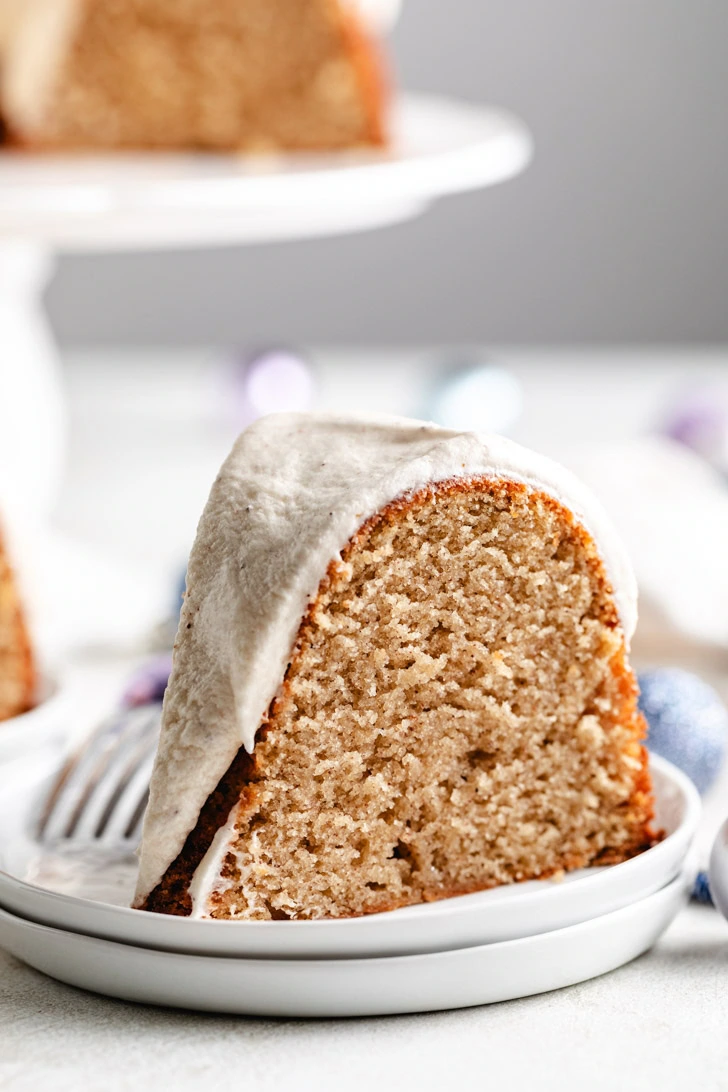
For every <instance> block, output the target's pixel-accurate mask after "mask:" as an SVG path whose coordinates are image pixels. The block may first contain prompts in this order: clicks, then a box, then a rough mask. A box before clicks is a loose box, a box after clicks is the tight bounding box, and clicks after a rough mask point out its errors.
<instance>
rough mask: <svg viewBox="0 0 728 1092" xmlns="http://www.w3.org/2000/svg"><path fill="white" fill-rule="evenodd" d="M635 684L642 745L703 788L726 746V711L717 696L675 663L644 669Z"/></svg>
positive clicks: (714, 773) (709, 782)
mask: <svg viewBox="0 0 728 1092" xmlns="http://www.w3.org/2000/svg"><path fill="white" fill-rule="evenodd" d="M638 682H639V686H640V691H641V693H640V701H639V705H640V709H641V710H642V712H643V713H644V715H645V718H646V720H647V724H648V727H649V734H648V737H647V744H648V747H649V748H650V750H651V751H654V752H655V753H656V754H658V755H662V757H663V758H666V759H667V760H668V762H672V763H673V764H674V765H675V766H678V767H679V768H680V769H681V770H682V771H683V772H684V773H686V774H687V775H688V777H689V778H691V779H692V781H694V782H695V785H696V786H697V788H698V790H699V791H700V792H701V793H704V792H707V790H708V789H709V788H710V786H711V785H712V784H713V782H714V781H715V779H716V777H717V776H718V773H719V771H720V767H721V763H722V762H723V758H724V756H725V753H726V748H727V747H728V710H726V707H725V705H724V704H723V702H722V701H721V699H720V697H719V696H718V694H717V693H716V692H715V690H713V688H712V686H708V684H707V683H706V682H703V680H702V679H700V678H698V676H697V675H691V674H690V672H689V671H682V670H681V669H680V668H677V667H657V668H654V669H653V670H651V671H644V672H642V674H641V675H639V677H638Z"/></svg>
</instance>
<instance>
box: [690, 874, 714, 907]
mask: <svg viewBox="0 0 728 1092" xmlns="http://www.w3.org/2000/svg"><path fill="white" fill-rule="evenodd" d="M692 898H693V899H694V901H695V902H700V903H702V904H703V906H712V905H713V896H712V895H711V893H710V881H709V879H708V873H707V872H698V874H697V876H696V877H695V885H694V887H693V891H692Z"/></svg>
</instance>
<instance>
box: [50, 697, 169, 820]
mask: <svg viewBox="0 0 728 1092" xmlns="http://www.w3.org/2000/svg"><path fill="white" fill-rule="evenodd" d="M156 723H157V715H156V710H155V711H154V715H153V716H150V713H149V709H143V710H141V711H140V716H138V717H134V718H133V719H131V723H129V725H128V729H129V730H128V731H126V732H121V733H119V735H118V736H117V738H116V740H115V742H114V745H113V746H112V747H110V748H109V751H108V752H107V754H106V755H105V762H104V764H103V767H102V768H101V769H100V770H99V771H98V775H97V778H96V780H95V781H93V780H92V781H91V782H90V783H89V790H88V792H87V794H86V796H85V798H82V800H81V803H80V807H79V809H78V811H77V813H76V815H75V816H74V821H73V825H72V828H71V829H70V830H69V836H72V837H74V838H79V839H87V840H92V839H95V838H97V837H98V836H99V834H100V833H101V831H102V828H103V825H104V820H105V818H106V817H107V816H108V815H109V814H110V812H111V810H112V807H113V802H114V797H115V796H117V795H118V793H119V787H120V785H123V783H124V782H125V781H126V780H127V778H128V777H129V776H130V774H131V772H132V771H133V770H134V769H135V768H136V766H137V765H138V762H139V755H140V752H141V754H142V755H143V754H145V753H146V750H147V747H146V741H147V739H148V737H149V728H150V725H155V724H156Z"/></svg>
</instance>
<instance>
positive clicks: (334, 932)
mask: <svg viewBox="0 0 728 1092" xmlns="http://www.w3.org/2000/svg"><path fill="white" fill-rule="evenodd" d="M650 763H651V766H652V768H653V770H654V771H655V772H658V771H659V773H660V774H661V776H663V777H664V778H665V779H666V781H667V783H668V785H671V786H672V787H673V788H674V789H676V790H677V791H678V792H679V793H680V795H681V798H682V801H683V806H684V814H683V818H682V821H681V823H680V825H679V826H678V827H677V828H676V829H675V830H674V831H672V832H671V833H670V834H669V835H668V836H667V837H666V838H665V839H664V840H663V841H662V842H659V843H658V844H657V845H655V846H653V847H651V848H650V849H648V850H646V851H645V852H644V853H642V854H639V855H638V856H637V857H632V858H630V859H629V860H628V861H624V862H621V863H620V864H616V865H612V866H609V867H608V868H605V869H603V870H601V871H599V872H592V873H590V874H588V875H585V876H581V877H579V878H578V879H575V880H573V881H571V883H570V884H569V887H570V888H571V890H570V892H569V894H570V895H573V894H574V887H575V886H576V885H578V888H579V892H580V894H581V895H582V897H583V898H584V899H587V898H588V896H589V895H590V894H594V892H595V890H596V892H597V893H601V892H600V889H608V888H609V887H610V886H612V887H614V886H615V882H614V878H615V875H616V876H619V877H620V878H621V879H622V880H624V879H626V877H628V876H631V874H632V873H634V872H638V871H640V870H642V869H644V864H643V862H644V861H645V859H647V858H648V857H649V858H650V859H651V861H652V863H653V867H655V861H656V859H657V858H662V857H664V858H666V859H668V860H672V862H673V863H672V864H671V865H670V868H669V869H668V868H666V869H665V875H664V882H665V883H667V882H670V881H671V879H672V878H673V877H674V876H675V874H676V873H677V872H679V870H680V868H681V867H682V864H683V863H684V860H685V857H686V856H687V854H688V851H689V848H690V845H691V843H692V841H693V838H694V836H695V831H696V828H697V825H698V822H699V819H700V814H701V801H700V797H699V794H698V792H697V789H696V788H695V786H694V785H693V783H692V782H691V781H690V780H689V778H688V777H687V776H686V775H685V774H684V773H683V772H682V771H680V770H679V769H677V768H676V767H675V766H673V765H672V764H671V763H670V762H668V761H667V760H665V759H663V758H660V757H659V756H656V755H650ZM674 853H679V854H681V856H679V857H673V854H674ZM517 888H518V885H512V888H511V887H509V888H508V890H507V892H506V893H505V894H504V895H503V896H502V897H501V898H500V899H499V901H498V904H497V913H498V914H499V915H504V914H505V915H507V914H508V913H509V910H511V911H513V909H514V905H515V907H516V908H517V910H518V912H519V914H522V915H528V913H529V912H532V913H535V911H531V905H533V904H534V903H537V904H538V906H537V909H540V910H541V916H542V917H543V915H544V913H545V911H546V910H547V909H548V908H550V907H552V906H553V905H554V903H556V909H558V902H559V901H560V900H561V899H563V897H564V896H563V892H564V890H565V888H564V886H563V885H560V884H551V885H548V886H544V887H540V888H538V889H537V890H534V889H530V890H528V891H524V890H518V889H517ZM499 890H503V887H501V888H500V889H499ZM9 893H11V900H12V902H13V909H12V910H11V911H10V912H11V913H15V912H16V908H17V905H18V900H22V902H23V913H21V915H20V916H23V915H24V913H25V912H26V910H27V906H26V904H27V903H28V902H30V903H31V905H33V904H38V903H40V904H42V905H41V907H40V908H39V906H38V905H34V906H33V914H34V915H35V919H36V920H38V921H41V920H42V922H43V923H46V924H48V926H49V927H51V928H54V927H55V928H66V927H67V926H66V924H65V923H66V922H69V921H73V919H74V918H76V921H75V926H76V927H77V931H78V932H81V933H84V935H95V936H97V937H98V936H100V935H101V936H103V938H105V939H115V940H118V942H119V943H131V944H136V945H138V946H147V947H156V946H157V945H162V946H164V947H166V948H167V949H168V950H176V951H192V950H194V948H195V946H196V945H200V944H203V943H204V944H205V945H206V944H208V943H209V944H210V945H212V944H213V943H215V942H217V941H219V942H220V943H222V938H223V937H224V938H225V941H226V942H229V941H230V940H231V938H233V937H234V938H236V947H239V948H244V947H245V945H246V944H259V943H260V944H261V950H262V946H263V945H269V946H270V949H271V950H272V949H274V948H275V946H276V944H277V943H278V944H283V943H284V939H285V942H287V943H288V942H290V941H291V940H293V941H294V942H296V941H297V942H298V943H299V944H302V945H305V943H306V942H308V941H313V942H315V943H319V944H322V943H324V942H325V941H328V942H329V944H330V948H331V951H335V950H336V948H337V946H341V945H345V944H346V943H347V942H348V943H356V941H357V937H362V934H363V937H364V938H366V942H367V943H370V944H371V946H372V947H375V946H376V944H377V943H384V944H386V943H387V942H388V939H389V938H388V936H387V933H388V930H391V929H392V928H393V927H396V924H397V922H399V924H400V925H402V924H404V925H405V927H406V925H407V923H408V918H407V915H408V913H409V914H410V917H409V922H410V923H411V922H412V920H413V917H412V914H411V912H412V911H413V910H414V911H416V912H417V923H419V922H423V925H422V927H421V928H422V930H423V931H425V930H426V926H425V925H424V922H425V921H427V922H428V923H430V924H431V925H434V926H435V928H437V926H438V925H439V926H442V925H443V923H447V924H448V925H449V926H451V927H452V929H453V931H455V930H456V928H457V926H458V924H461V925H464V926H465V927H466V928H467V926H468V924H469V919H473V918H477V916H478V914H479V913H482V910H483V908H482V907H478V906H477V905H476V904H474V902H473V899H474V898H477V896H478V894H481V895H482V894H483V893H482V892H480V893H475V895H474V896H473V895H465V896H459V897H456V898H452V899H442V900H439V901H437V902H434V903H429V904H427V906H426V907H425V908H423V907H421V906H420V907H403V908H400V909H399V910H394V911H389V912H383V913H381V914H370V915H366V916H363V917H357V918H339V919H326V920H317V921H286V922H277V921H214V920H210V919H192V920H193V921H194V927H195V929H194V936H193V935H190V934H189V933H186V932H185V930H189V925H190V919H189V918H176V917H173V916H168V915H160V914H152V913H151V912H149V911H144V910H135V909H132V908H131V907H129V906H119V905H117V904H114V903H107V902H100V901H97V900H94V899H89V898H83V897H79V896H76V895H70V894H66V893H63V892H56V891H52V890H50V889H48V888H44V887H41V886H39V885H38V884H34V883H32V882H30V881H28V880H24V879H21V878H19V877H18V876H14V875H13V874H12V872H8V871H7V870H5V869H3V868H1V867H0V907H1V908H3V909H6V903H5V899H6V898H7V897H8V894H9ZM647 897H649V895H648V896H647ZM463 900H470V901H463ZM544 904H545V906H544ZM493 905H494V904H493ZM44 907H47V908H48V910H47V912H46V910H45V909H44ZM54 908H58V909H57V910H56V912H57V913H58V914H59V916H60V919H61V921H62V922H63V923H64V924H60V925H59V924H58V919H55V920H54V919H52V918H49V917H48V914H50V913H51V911H52V910H53V909H54ZM395 915H396V917H395ZM79 916H80V917H82V918H83V917H86V918H91V917H94V918H96V919H98V921H97V923H96V924H95V925H94V928H95V929H96V930H98V929H101V930H102V934H99V933H98V932H92V931H91V925H90V923H89V922H88V921H86V922H84V923H83V926H84V927H83V928H81V927H78V926H79V923H78V917H79ZM593 916H597V915H593ZM135 922H136V923H140V927H141V928H142V929H148V930H149V935H143V936H141V937H140V936H138V935H137V936H136V937H134V938H133V939H127V937H128V933H126V930H127V929H131V930H133V929H134V928H135V926H134V924H133V923H135ZM141 923H143V924H141ZM556 928H558V926H557V927H556ZM71 931H74V930H73V929H72V930H71ZM112 931H113V934H114V935H113V936H112V935H111V933H112ZM119 931H120V932H119ZM162 933H164V934H166V935H165V936H164V937H162V936H161V935H160V934H162ZM202 937H204V942H203V941H202V939H201V938H202ZM252 938H255V940H253V939H252ZM238 942H239V943H238ZM501 942H502V941H500V940H495V941H491V942H490V943H501ZM389 943H392V941H391V939H389ZM233 954H236V953H233V952H230V953H229V955H233ZM225 957H227V956H225ZM244 957H245V953H244V952H243V953H242V954H241V955H240V958H244ZM258 957H259V958H263V956H258ZM265 958H275V956H269V955H266V956H265ZM291 958H297V959H300V958H306V959H307V958H310V956H309V955H308V954H306V952H305V951H304V952H301V953H299V954H297V955H295V956H291ZM322 958H336V959H342V958H343V959H345V958H348V957H347V955H338V954H336V955H327V956H326V957H322ZM358 958H362V957H361V956H360V957H358Z"/></svg>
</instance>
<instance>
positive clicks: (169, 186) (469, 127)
mask: <svg viewBox="0 0 728 1092" xmlns="http://www.w3.org/2000/svg"><path fill="white" fill-rule="evenodd" d="M393 136H394V140H393V145H392V148H391V149H390V150H389V151H387V152H386V153H377V154H374V153H369V154H366V155H364V154H357V155H352V154H341V153H340V154H337V155H319V156H278V157H276V158H264V159H263V158H259V157H256V158H251V157H244V156H234V155H231V156H205V155H155V154H145V155H126V156H103V157H83V156H73V157H64V158H61V157H55V156H53V157H51V156H34V155H28V154H24V153H20V152H12V151H11V152H5V153H3V154H2V155H0V500H2V502H3V504H8V505H9V506H11V507H12V506H13V505H17V507H18V508H19V509H24V518H27V517H28V516H30V518H31V519H38V520H42V519H44V518H45V516H46V515H47V514H48V512H49V510H50V509H51V507H52V504H53V501H54V499H55V496H56V491H57V486H58V483H59V478H60V474H61V471H62V466H63V451H64V445H65V414H64V399H63V392H62V384H61V372H60V368H59V365H58V359H57V355H56V352H55V347H54V345H53V341H52V338H51V336H50V332H49V330H48V326H47V322H46V318H45V315H44V313H43V308H42V300H41V296H42V292H43V289H44V288H45V286H46V284H47V282H48V280H49V278H50V276H51V274H52V271H53V265H54V255H55V254H56V253H57V252H59V251H76V252H78V251H83V252H88V251H93V250H128V249H134V250H144V249H153V248H154V249H157V248H160V247H192V246H203V245H205V246H206V245H210V244H222V243H228V244H229V243H237V244H241V243H260V242H267V241H273V240H282V239H297V238H305V237H311V236H322V235H333V234H338V233H344V232H354V231H362V230H365V229H368V228H374V227H382V226H384V225H386V224H391V223H395V222H397V221H401V220H405V219H408V218H410V217H413V216H416V215H418V214H419V213H421V212H422V211H424V210H425V209H426V208H427V207H428V206H429V205H430V204H431V203H432V202H433V201H435V200H436V199H437V198H440V197H443V196H446V195H448V194H455V193H460V192H464V191H467V190H473V189H477V188H480V187H483V186H489V185H493V184H494V183H496V182H502V181H505V180H506V179H508V178H511V177H513V176H514V175H516V174H518V173H519V172H520V171H521V170H522V169H523V168H524V167H525V166H526V164H527V163H528V160H529V158H530V155H531V140H530V136H529V134H528V131H527V130H526V128H525V127H524V126H523V124H522V123H521V122H520V121H519V120H518V119H516V118H514V117H513V116H511V115H509V114H507V113H504V112H502V111H500V110H495V109H490V108H485V107H475V106H468V105H464V104H462V103H455V102H449V101H447V100H444V99H439V98H432V97H426V96H422V95H405V96H402V97H401V98H400V100H399V101H398V102H397V104H396V107H395V110H394V118H393Z"/></svg>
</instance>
